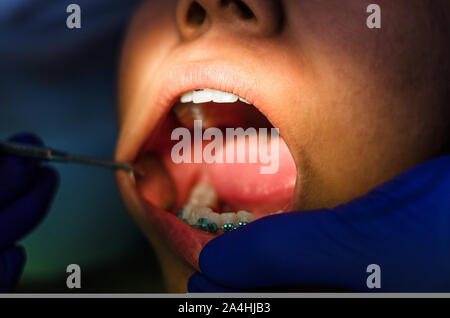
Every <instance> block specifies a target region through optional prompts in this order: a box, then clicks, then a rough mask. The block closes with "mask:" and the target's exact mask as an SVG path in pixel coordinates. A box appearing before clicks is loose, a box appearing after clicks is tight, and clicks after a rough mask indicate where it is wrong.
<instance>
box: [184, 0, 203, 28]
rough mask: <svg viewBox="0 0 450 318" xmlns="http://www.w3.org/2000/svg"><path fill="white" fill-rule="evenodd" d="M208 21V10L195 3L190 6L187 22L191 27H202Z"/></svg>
mask: <svg viewBox="0 0 450 318" xmlns="http://www.w3.org/2000/svg"><path fill="white" fill-rule="evenodd" d="M205 19H206V10H205V9H204V8H203V7H202V6H201V5H200V4H199V3H198V2H197V1H194V2H192V3H191V5H190V6H189V9H188V12H187V16H186V20H187V23H188V24H189V25H190V26H194V27H196V26H200V25H202V24H203V22H204V21H205Z"/></svg>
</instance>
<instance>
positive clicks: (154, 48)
mask: <svg viewBox="0 0 450 318" xmlns="http://www.w3.org/2000/svg"><path fill="white" fill-rule="evenodd" d="M175 6H176V1H174V0H168V1H146V2H144V4H143V5H142V6H141V7H140V8H139V9H138V11H137V13H136V15H135V16H134V17H133V20H132V22H131V24H130V27H129V29H128V33H127V36H126V40H125V42H124V45H123V50H122V56H121V61H120V72H119V118H120V119H121V122H122V121H124V117H126V116H127V114H128V113H138V112H137V111H135V110H134V109H133V108H134V107H137V108H139V107H142V105H141V104H140V103H139V101H138V100H136V97H138V96H142V93H141V92H142V91H143V90H144V89H145V88H146V85H147V84H146V83H148V82H149V80H148V77H149V76H150V74H152V73H154V70H155V69H156V68H157V67H158V65H159V64H160V63H159V62H160V61H161V60H162V59H163V58H164V57H165V56H167V55H168V54H169V53H170V49H171V48H172V47H173V46H174V45H175V44H176V43H177V42H178V41H179V37H178V33H177V29H176V25H175V20H174V18H173V13H174V12H175Z"/></svg>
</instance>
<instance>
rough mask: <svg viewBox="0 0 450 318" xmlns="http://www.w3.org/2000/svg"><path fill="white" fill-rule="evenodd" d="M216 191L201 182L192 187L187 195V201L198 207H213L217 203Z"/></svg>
mask: <svg viewBox="0 0 450 318" xmlns="http://www.w3.org/2000/svg"><path fill="white" fill-rule="evenodd" d="M218 200H219V198H218V196H217V193H216V191H215V190H214V189H213V188H212V187H211V186H210V185H208V184H206V183H201V184H199V185H197V186H195V187H194V189H192V191H191V195H190V196H189V200H188V201H189V203H190V204H192V205H195V206H200V207H215V206H217V204H218Z"/></svg>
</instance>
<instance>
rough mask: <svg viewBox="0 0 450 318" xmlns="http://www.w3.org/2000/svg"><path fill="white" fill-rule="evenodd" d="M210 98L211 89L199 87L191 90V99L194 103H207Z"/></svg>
mask: <svg viewBox="0 0 450 318" xmlns="http://www.w3.org/2000/svg"><path fill="white" fill-rule="evenodd" d="M211 100H212V94H211V90H209V89H201V90H195V91H193V92H192V101H193V102H194V104H201V103H207V102H210V101H211Z"/></svg>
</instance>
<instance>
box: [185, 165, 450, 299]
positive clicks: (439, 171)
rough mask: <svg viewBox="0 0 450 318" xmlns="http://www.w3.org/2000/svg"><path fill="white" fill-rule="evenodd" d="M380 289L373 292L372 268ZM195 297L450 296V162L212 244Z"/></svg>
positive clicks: (262, 222) (192, 284) (193, 283)
mask: <svg viewBox="0 0 450 318" xmlns="http://www.w3.org/2000/svg"><path fill="white" fill-rule="evenodd" d="M369 264H377V265H379V266H380V269H381V276H380V278H381V280H380V281H381V288H380V289H369V288H368V286H367V285H366V281H367V277H368V276H369V275H370V273H367V272H366V270H367V266H368V265H369ZM199 266H200V269H201V271H202V273H201V274H200V273H196V274H194V275H193V276H192V277H191V279H190V281H189V285H188V289H189V291H191V292H201V291H221V292H224V291H231V290H233V289H234V290H239V289H241V290H245V289H249V288H267V287H273V286H284V287H283V288H285V289H287V288H288V286H299V285H302V286H329V287H337V288H343V289H347V290H353V291H372V292H373V291H384V292H400V291H402V292H416V291H420V292H431V291H433V292H441V291H446V292H449V291H450V156H445V157H441V158H437V159H435V160H432V161H429V162H427V163H424V164H422V165H420V166H418V167H416V168H414V169H412V170H410V171H408V172H406V173H403V174H401V175H400V176H398V177H397V178H395V179H393V180H392V181H390V182H388V183H386V184H384V185H382V186H380V187H378V188H376V189H374V190H373V191H371V192H370V193H368V194H367V195H365V196H364V197H361V198H359V199H356V200H354V201H352V202H350V203H348V204H344V205H342V206H339V207H337V208H334V209H323V210H317V211H308V212H293V213H285V214H278V215H273V216H268V217H265V218H261V219H259V220H256V221H254V222H252V223H250V224H249V225H247V226H245V227H242V228H239V229H236V230H234V231H232V232H229V233H226V234H224V235H221V236H219V237H217V238H215V239H214V240H212V241H210V242H209V243H208V244H207V245H206V246H205V247H204V249H203V250H202V252H201V254H200V258H199Z"/></svg>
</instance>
